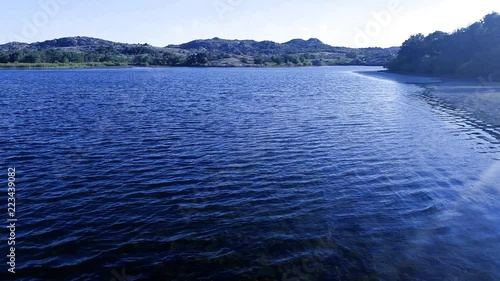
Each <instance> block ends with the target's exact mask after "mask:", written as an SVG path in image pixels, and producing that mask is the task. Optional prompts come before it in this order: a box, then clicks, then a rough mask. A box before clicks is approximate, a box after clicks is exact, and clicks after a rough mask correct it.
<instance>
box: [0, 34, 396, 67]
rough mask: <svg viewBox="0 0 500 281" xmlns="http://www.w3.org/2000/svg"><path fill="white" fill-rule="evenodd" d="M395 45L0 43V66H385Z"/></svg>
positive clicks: (301, 42)
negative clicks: (70, 64) (157, 45)
mask: <svg viewBox="0 0 500 281" xmlns="http://www.w3.org/2000/svg"><path fill="white" fill-rule="evenodd" d="M398 49H399V48H387V49H382V48H363V49H353V48H346V47H333V46H330V45H327V44H325V43H323V42H321V41H320V40H319V39H315V38H312V39H309V40H303V39H293V40H290V41H288V42H285V43H276V42H272V41H254V40H227V39H220V38H213V39H205V40H194V41H191V42H187V43H184V44H180V45H168V46H166V47H154V46H151V45H149V44H127V43H118V42H112V41H107V40H103V39H98V38H91V37H79V36H78V37H66V38H59V39H53V40H48V41H44V42H36V43H31V44H28V43H19V42H11V43H7V44H4V45H0V64H43V63H45V64H56V63H58V64H61V63H63V64H64V63H102V64H105V65H137V66H148V65H165V66H307V65H318V66H319V65H380V66H381V65H385V64H387V63H388V62H389V61H391V60H392V59H394V58H395V56H396V54H397V51H398Z"/></svg>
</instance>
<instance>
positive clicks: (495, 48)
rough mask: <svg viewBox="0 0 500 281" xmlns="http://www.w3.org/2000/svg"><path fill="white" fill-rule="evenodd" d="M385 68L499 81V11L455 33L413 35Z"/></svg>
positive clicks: (406, 72) (392, 70)
mask: <svg viewBox="0 0 500 281" xmlns="http://www.w3.org/2000/svg"><path fill="white" fill-rule="evenodd" d="M386 68H387V69H388V70H389V71H390V72H394V73H402V74H425V75H432V76H436V77H443V76H444V77H453V78H473V79H477V80H479V81H480V82H482V83H483V84H486V83H489V82H493V81H500V14H498V13H496V12H494V13H491V14H488V15H486V16H485V17H484V18H483V19H482V20H480V21H478V22H476V23H473V24H471V25H470V26H468V27H466V28H460V29H458V30H456V31H455V32H453V33H446V32H442V31H436V32H434V33H431V34H429V35H428V36H424V35H423V34H416V35H413V36H411V37H410V38H409V39H408V40H406V41H405V42H404V43H403V45H402V46H401V49H400V50H399V52H398V55H397V57H396V58H395V59H394V60H392V61H391V62H389V63H388V64H387V65H386Z"/></svg>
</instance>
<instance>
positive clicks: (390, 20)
mask: <svg viewBox="0 0 500 281" xmlns="http://www.w3.org/2000/svg"><path fill="white" fill-rule="evenodd" d="M2 2H3V3H2V7H3V9H4V13H3V15H2V17H0V30H1V32H0V43H6V42H10V41H23V42H35V41H44V40H48V39H53V38H59V37H65V36H77V35H80V36H91V37H98V38H103V39H108V40H112V41H118V42H126V43H146V42H147V43H150V44H152V45H155V46H165V45H167V44H176V43H183V42H187V41H190V40H193V39H199V38H212V37H221V38H226V39H255V40H273V41H277V42H285V41H288V40H290V39H293V38H304V39H308V38H311V37H316V38H319V39H321V40H322V41H323V42H325V43H328V44H330V45H335V46H348V47H366V46H380V47H389V46H399V45H401V43H402V42H403V41H404V40H406V39H407V38H408V37H409V36H410V35H411V34H415V33H419V32H421V33H424V34H428V33H430V32H433V31H435V30H442V31H447V32H450V31H453V30H454V29H456V28H458V27H464V26H466V25H468V24H470V23H472V22H475V21H477V20H479V19H480V18H481V17H482V16H484V15H485V14H487V13H489V12H492V11H498V12H500V1H498V0H476V1H456V0H418V1H415V0H358V1H355V0H280V1H278V0H274V1H273V0H182V1H181V0H178V1H171V0H141V1H130V0H85V1H84V0H22V1H7V0H3V1H2ZM376 14H378V15H379V16H376Z"/></svg>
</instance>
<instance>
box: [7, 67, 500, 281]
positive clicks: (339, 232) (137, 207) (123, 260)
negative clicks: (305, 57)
mask: <svg viewBox="0 0 500 281" xmlns="http://www.w3.org/2000/svg"><path fill="white" fill-rule="evenodd" d="M367 69H368V70H369V69H374V70H376V68H350V67H345V68H340V67H339V68H337V67H325V68H293V69H196V68H170V69H115V70H109V69H106V70H50V71H1V72H0V82H1V83H0V115H1V116H2V122H1V123H0V126H1V128H0V129H1V130H0V145H1V146H0V150H1V152H2V153H1V155H2V157H1V159H0V164H1V167H2V170H5V175H4V176H5V180H7V173H6V170H7V168H8V167H16V169H17V186H16V188H17V194H16V197H17V215H18V219H19V222H18V228H17V233H16V234H17V241H18V243H17V245H16V246H17V249H16V250H17V251H18V253H17V267H18V268H17V273H16V276H15V277H16V280H119V281H123V280H287V281H292V280H293V281H296V280H499V279H500V269H499V268H500V215H499V214H500V207H499V205H498V200H499V199H500V195H499V192H498V191H499V186H500V183H499V175H500V164H499V160H500V159H499V153H500V143H499V138H498V132H497V131H496V129H495V128H492V127H490V126H488V125H487V124H482V123H480V122H478V121H477V120H473V119H471V118H468V117H467V114H464V113H463V112H458V111H456V110H453V109H452V108H450V107H449V106H447V105H445V104H442V103H440V102H439V101H438V100H434V99H432V98H431V97H429V96H428V95H426V94H425V92H424V90H423V89H422V88H420V87H418V86H415V85H407V84H401V83H397V82H395V81H388V80H379V79H376V78H372V77H368V76H363V75H360V74H357V73H355V72H354V71H356V70H367ZM2 198H6V196H2ZM6 203H7V200H6V199H5V204H6ZM5 218H6V217H5ZM5 241H6V240H5ZM1 246H2V248H1V249H4V250H3V252H2V255H4V254H5V255H7V254H8V253H7V243H6V242H5V243H4V245H1ZM5 255H4V256H5ZM4 265H5V263H4ZM126 276H128V279H126ZM4 277H5V278H8V277H12V276H10V274H7V268H6V267H5V268H4V269H3V270H2V272H1V273H0V278H2V280H4Z"/></svg>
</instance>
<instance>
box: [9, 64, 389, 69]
mask: <svg viewBox="0 0 500 281" xmlns="http://www.w3.org/2000/svg"><path fill="white" fill-rule="evenodd" d="M325 66H359V67H383V66H382V65H356V64H338V65H321V66H314V65H300V66H299V65H289V66H287V65H179V66H168V65H149V66H144V65H129V64H127V65H125V64H122V65H115V64H105V63H40V64H27V63H20V64H2V63H0V71H1V70H37V69H40V70H42V69H102V68H180V67H188V68H304V67H325Z"/></svg>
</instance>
